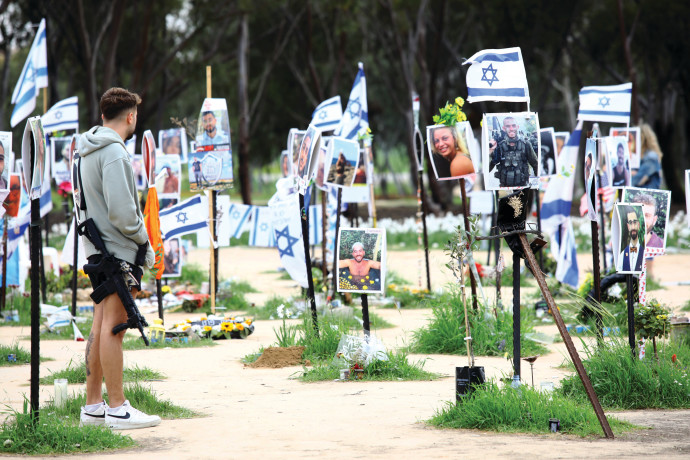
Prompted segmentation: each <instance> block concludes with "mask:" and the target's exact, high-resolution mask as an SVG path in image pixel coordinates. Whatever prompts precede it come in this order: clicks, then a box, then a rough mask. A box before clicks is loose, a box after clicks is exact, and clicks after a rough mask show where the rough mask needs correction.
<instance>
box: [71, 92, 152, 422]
mask: <svg viewBox="0 0 690 460" xmlns="http://www.w3.org/2000/svg"><path fill="white" fill-rule="evenodd" d="M140 103H141V98H140V97H139V96H138V95H137V94H135V93H131V92H129V91H127V90H125V89H122V88H111V89H109V90H108V91H106V92H105V93H104V94H103V96H102V97H101V101H100V108H101V114H102V115H101V118H102V119H103V126H94V127H93V128H91V129H90V130H89V131H87V132H86V133H84V134H82V135H81V136H80V139H79V156H80V160H79V161H80V166H79V167H80V169H81V171H80V178H79V179H78V180H80V181H81V182H80V186H79V189H80V193H81V196H82V197H83V200H85V202H86V210H82V211H80V214H81V216H80V217H81V221H82V222H83V221H84V220H86V219H88V218H92V219H93V220H94V223H95V224H96V227H97V228H98V230H99V232H100V234H101V237H102V239H103V241H104V243H105V245H106V248H107V250H108V251H109V252H110V253H111V254H113V255H114V256H115V257H116V258H118V259H120V260H123V261H125V262H127V263H128V264H129V265H130V267H131V273H132V275H133V276H134V278H135V279H136V284H135V285H133V286H131V292H132V295H133V296H136V294H137V292H138V291H139V290H140V289H141V285H140V284H139V283H141V277H142V275H143V271H142V267H140V266H138V265H137V264H136V258H137V252H138V251H139V249H140V248H143V247H144V245H145V247H146V258H145V265H146V267H151V266H152V265H153V262H154V253H153V249H152V248H151V245H150V244H149V242H148V234H147V232H146V225H145V224H144V217H143V215H142V213H141V208H140V206H139V199H138V195H137V189H136V183H135V180H134V174H133V172H132V165H131V162H130V159H129V154H128V153H127V150H126V149H125V144H124V141H125V140H126V139H128V138H130V137H131V136H132V134H134V129H135V127H136V124H137V106H138V105H139V104H140ZM83 242H84V248H85V251H86V257H87V258H88V261H89V263H91V264H93V263H98V262H99V261H100V259H101V255H100V252H99V251H98V250H97V249H96V248H95V247H94V246H93V245H92V244H91V242H90V241H88V239H86V238H83ZM90 278H91V284H92V286H93V288H94V289H96V288H97V287H98V286H100V285H101V284H102V283H103V282H104V281H105V279H104V278H103V277H102V276H100V275H98V274H96V275H92V276H90ZM126 321H127V312H126V311H125V308H124V306H123V305H122V301H121V300H120V298H119V297H118V295H117V293H112V294H110V295H108V296H107V297H105V299H103V300H102V301H101V302H100V303H98V304H96V305H95V306H94V310H93V326H92V328H91V334H90V335H89V339H88V341H87V342H86V406H84V407H82V410H81V423H82V424H95V425H101V424H106V425H107V426H109V427H111V428H113V429H130V428H145V427H150V426H155V425H158V424H159V423H160V422H161V419H160V417H158V416H157V415H147V414H145V413H143V412H141V411H139V410H137V409H135V408H133V407H132V406H131V405H130V404H129V401H128V400H126V399H125V395H124V392H123V389H122V339H123V337H124V335H125V331H122V332H120V333H119V334H117V335H114V334H113V333H112V332H111V331H112V329H113V327H115V326H116V325H118V324H121V323H124V322H126ZM104 378H105V385H106V388H107V390H108V400H109V402H110V407H108V405H107V404H106V403H105V402H104V401H103V394H102V382H103V379H104Z"/></svg>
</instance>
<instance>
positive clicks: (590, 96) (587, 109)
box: [577, 83, 632, 123]
mask: <svg viewBox="0 0 690 460" xmlns="http://www.w3.org/2000/svg"><path fill="white" fill-rule="evenodd" d="M579 96H580V108H579V110H578V112H577V119H578V120H585V121H601V122H606V123H630V106H631V103H632V83H622V84H620V85H608V86H585V87H583V88H582V89H581V90H580V93H579Z"/></svg>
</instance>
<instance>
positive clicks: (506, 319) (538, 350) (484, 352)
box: [410, 290, 548, 356]
mask: <svg viewBox="0 0 690 460" xmlns="http://www.w3.org/2000/svg"><path fill="white" fill-rule="evenodd" d="M467 302H468V306H467V311H468V314H469V317H470V318H469V320H470V332H471V335H472V345H473V350H474V354H475V355H480V356H499V355H503V354H504V353H508V354H511V353H512V349H513V314H512V312H511V311H508V310H503V311H498V312H497V317H496V316H495V315H494V313H493V311H492V309H490V308H488V307H486V306H484V305H482V304H481V303H480V304H479V308H478V310H476V311H475V310H473V309H472V307H471V305H470V299H469V298H468V299H467ZM432 313H433V316H432V318H431V319H430V320H429V322H428V323H427V325H426V326H424V327H422V329H418V330H416V331H415V332H414V335H413V341H412V345H411V346H410V351H411V352H413V353H427V354H428V353H443V354H460V355H464V354H466V353H467V347H466V345H465V337H466V336H467V333H466V329H465V312H464V309H463V305H462V297H461V295H460V293H459V292H456V291H455V290H454V291H452V292H449V293H445V294H443V295H442V296H440V297H439V300H438V303H437V304H436V305H434V306H433V311H432ZM532 319H533V315H530V314H527V312H525V314H523V315H521V317H520V349H521V353H522V355H523V356H530V355H543V354H546V353H548V350H547V349H546V348H545V347H544V346H542V345H540V344H538V343H536V342H534V341H531V340H528V339H526V338H525V335H527V334H530V333H532V332H534V328H533V326H532V324H533V321H532Z"/></svg>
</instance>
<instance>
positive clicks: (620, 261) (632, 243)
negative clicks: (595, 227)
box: [611, 202, 646, 274]
mask: <svg viewBox="0 0 690 460" xmlns="http://www.w3.org/2000/svg"><path fill="white" fill-rule="evenodd" d="M645 233H646V229H645V220H644V214H643V210H642V205H641V204H639V203H626V202H619V203H615V204H614V206H613V218H612V219H611V248H612V250H613V264H614V267H615V269H616V272H618V273H624V274H640V273H642V270H643V268H644V258H645V249H644V238H640V237H641V236H642V235H644V234H645ZM633 247H634V248H635V250H634V251H633V249H632V248H633Z"/></svg>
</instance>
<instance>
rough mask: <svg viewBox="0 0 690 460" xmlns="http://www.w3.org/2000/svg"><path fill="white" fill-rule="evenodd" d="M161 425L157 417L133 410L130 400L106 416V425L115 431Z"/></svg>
mask: <svg viewBox="0 0 690 460" xmlns="http://www.w3.org/2000/svg"><path fill="white" fill-rule="evenodd" d="M160 423H161V418H160V417H159V416H157V415H148V414H145V413H143V412H142V411H140V410H138V409H135V408H133V407H132V406H131V405H130V404H129V400H125V402H124V403H123V404H122V405H121V406H120V407H117V408H115V409H113V408H110V409H108V411H107V412H106V414H105V424H106V425H108V426H109V427H110V428H112V429H113V430H132V429H135V428H148V427H151V426H156V425H159V424H160Z"/></svg>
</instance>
